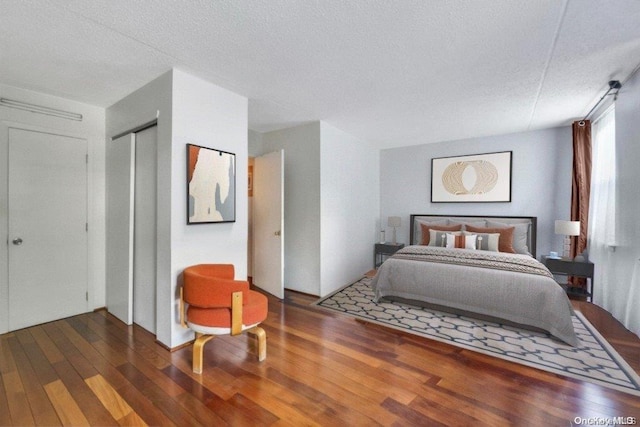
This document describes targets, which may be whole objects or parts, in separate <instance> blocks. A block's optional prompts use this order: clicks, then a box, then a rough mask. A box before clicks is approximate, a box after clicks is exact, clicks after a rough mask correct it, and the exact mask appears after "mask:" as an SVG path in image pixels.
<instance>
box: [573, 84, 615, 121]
mask: <svg viewBox="0 0 640 427" xmlns="http://www.w3.org/2000/svg"><path fill="white" fill-rule="evenodd" d="M621 87H622V84H620V81H619V80H609V90H607V92H606V93H605V94H604V95H602V98H600V99H599V100H598V102H596V105H594V106H593V108H592V109H591V110H589V112H588V113H587V115H586V116H584V118H583V119H582V120H580V121H579V122H578V124H579V125H580V126H584V121H585V120H587V119H588V118H589V116H590V115H591V113H593V112H594V110H595V109H596V108H598V106H599V105H600V104H601V103H602V100H603V99H605V98H606V97H607V96H608V95H610V94H611V91H612V90H615V91H616V93H614V94H613V95H614V96H616V95H618V92H619V91H620V88H621Z"/></svg>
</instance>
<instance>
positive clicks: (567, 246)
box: [562, 236, 571, 259]
mask: <svg viewBox="0 0 640 427" xmlns="http://www.w3.org/2000/svg"><path fill="white" fill-rule="evenodd" d="M562 258H569V259H571V237H569V236H564V245H563V247H562Z"/></svg>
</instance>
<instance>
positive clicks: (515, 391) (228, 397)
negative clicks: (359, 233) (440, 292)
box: [0, 292, 640, 426]
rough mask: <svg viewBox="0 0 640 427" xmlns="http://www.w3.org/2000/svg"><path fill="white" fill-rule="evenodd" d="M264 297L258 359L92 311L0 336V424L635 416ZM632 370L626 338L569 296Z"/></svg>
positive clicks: (520, 370) (294, 300)
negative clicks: (199, 356)
mask: <svg viewBox="0 0 640 427" xmlns="http://www.w3.org/2000/svg"><path fill="white" fill-rule="evenodd" d="M313 301H314V298H313V297H311V296H307V295H301V294H297V293H293V292H287V294H286V297H285V300H283V301H277V300H275V299H273V298H270V300H269V304H270V305H269V316H268V319H267V321H266V322H264V323H263V327H264V328H265V330H266V332H267V342H268V344H267V347H268V349H267V359H266V360H265V361H264V362H262V363H260V362H258V361H257V358H256V354H255V351H256V349H255V345H254V344H253V342H252V341H251V339H249V338H248V337H246V336H245V335H243V336H241V337H219V338H215V339H214V340H212V341H211V342H209V343H208V344H207V346H206V347H205V357H204V359H205V360H204V373H203V374H202V375H195V374H193V373H192V372H191V347H187V348H183V349H181V350H178V351H175V352H173V353H170V352H168V351H166V350H165V349H163V348H162V347H161V346H159V345H157V344H156V343H155V342H154V336H152V335H151V334H149V333H148V332H146V331H145V330H143V329H141V328H139V327H137V326H133V327H127V326H126V325H124V324H122V323H121V322H120V321H118V320H117V319H115V318H114V317H112V316H111V315H109V314H107V313H105V312H97V313H89V314H85V315H80V316H75V317H71V318H68V319H63V320H59V321H56V322H52V323H48V324H44V325H40V326H35V327H31V328H27V329H23V330H20V331H17V332H13V333H9V334H5V335H2V336H0V375H1V377H2V380H1V381H0V425H34V424H35V425H46V426H54V425H74V426H75V425H123V426H124V425H144V424H147V425H162V426H165V425H177V426H192V425H208V426H211V425H216V426H217V425H234V426H235V425H239V426H242V425H247V426H256V425H258V426H260V425H265V426H266V425H291V426H299V425H330V426H332V425H367V426H368V425H429V426H431V425H455V426H459V425H473V426H476V425H492V426H496V425H532V426H540V425H545V426H549V425H558V426H567V425H571V424H570V422H571V421H572V420H573V419H574V418H575V417H578V416H579V417H583V418H588V417H617V416H625V417H626V416H629V417H636V419H637V420H638V419H640V398H639V397H634V396H631V395H629V394H625V393H622V392H617V391H613V390H610V389H606V388H603V387H599V386H597V385H593V384H590V383H585V382H582V381H578V380H573V379H567V378H564V377H561V376H559V375H555V374H550V373H547V372H542V371H538V370H536V369H532V368H528V367H525V366H522V365H517V364H513V363H510V362H506V361H503V360H500V359H495V358H492V357H489V356H485V355H482V354H478V353H473V352H471V351H467V350H462V349H460V348H457V347H452V346H449V345H446V344H442V343H439V342H435V341H431V340H427V339H423V338H420V337H416V336H413V335H409V334H405V333H401V332H398V331H395V330H391V329H387V328H385V327H382V326H378V325H373V324H370V323H366V322H362V321H357V320H355V319H352V318H350V317H346V316H342V315H338V314H333V313H328V312H325V311H323V310H321V309H317V308H314V307H311V306H309V304H310V303H311V302H313ZM575 304H576V305H577V306H579V308H580V310H582V311H583V312H584V313H585V315H586V316H587V317H588V318H589V320H590V321H591V322H592V323H593V324H594V325H595V326H596V327H597V328H598V329H599V330H600V331H601V333H602V334H603V335H604V336H605V337H606V338H607V339H608V340H609V341H610V342H611V344H612V345H614V347H616V349H617V350H618V351H619V352H620V353H621V354H622V355H623V356H624V357H625V358H626V360H627V361H628V362H629V364H630V365H631V366H632V367H633V368H634V369H635V370H636V371H637V372H639V373H640V339H638V337H636V336H635V335H634V334H632V333H630V332H628V331H626V332H625V329H624V328H622V327H621V326H620V325H619V324H618V323H617V322H616V321H615V319H613V318H612V317H611V316H610V315H608V314H607V313H606V312H604V311H603V310H601V309H599V308H598V307H596V306H593V305H591V304H588V303H580V302H576V303H575Z"/></svg>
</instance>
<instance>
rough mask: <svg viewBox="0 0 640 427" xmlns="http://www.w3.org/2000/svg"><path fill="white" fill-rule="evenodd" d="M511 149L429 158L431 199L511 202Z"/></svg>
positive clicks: (448, 201)
mask: <svg viewBox="0 0 640 427" xmlns="http://www.w3.org/2000/svg"><path fill="white" fill-rule="evenodd" d="M511 157H512V152H511V151H503V152H499V153H486V154H474V155H468V156H458V157H440V158H433V159H431V202H432V203H452V202H453V203H456V202H467V203H468V202H510V201H511Z"/></svg>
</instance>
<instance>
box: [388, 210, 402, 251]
mask: <svg viewBox="0 0 640 427" xmlns="http://www.w3.org/2000/svg"><path fill="white" fill-rule="evenodd" d="M401 223H402V218H400V217H399V216H390V217H389V220H388V221H387V225H388V226H389V227H392V228H393V241H392V242H391V243H393V244H394V245H395V244H397V243H398V242H397V240H396V229H397V228H398V227H400V224H401Z"/></svg>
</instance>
